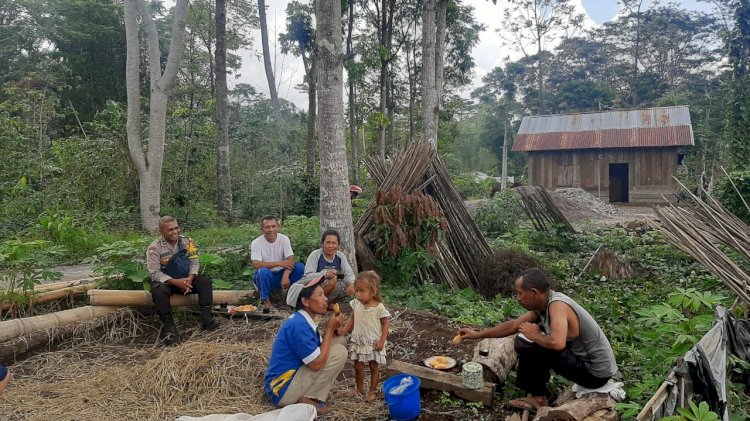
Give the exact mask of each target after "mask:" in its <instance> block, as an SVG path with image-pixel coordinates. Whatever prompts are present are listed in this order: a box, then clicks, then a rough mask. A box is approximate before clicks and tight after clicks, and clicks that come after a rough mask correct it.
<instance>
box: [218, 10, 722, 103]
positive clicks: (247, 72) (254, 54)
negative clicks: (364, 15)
mask: <svg viewBox="0 0 750 421" xmlns="http://www.w3.org/2000/svg"><path fill="white" fill-rule="evenodd" d="M571 1H572V3H573V4H574V6H575V7H576V9H577V10H578V11H579V12H580V13H583V14H585V25H586V26H587V27H594V26H597V25H601V24H602V23H605V22H608V21H610V20H612V19H613V18H614V17H615V16H616V15H617V12H618V10H619V9H620V6H619V5H618V3H617V0H571ZM651 1H652V0H646V2H645V3H646V4H644V7H648V5H649V4H650V3H651ZM288 2H289V0H274V1H269V2H267V6H268V9H267V12H266V13H267V20H268V28H269V29H268V30H269V38H270V39H271V40H276V39H278V34H279V33H280V32H283V31H284V25H285V22H286V14H285V13H284V11H285V9H286V5H287V3H288ZM464 3H465V4H469V5H471V6H473V7H474V8H475V12H474V16H475V17H476V19H477V21H479V22H480V23H482V24H484V25H485V26H486V27H487V30H485V31H484V32H483V33H481V34H480V38H479V44H478V45H477V46H476V47H475V48H474V50H473V51H472V55H473V57H474V61H475V63H476V68H475V69H474V78H473V82H472V85H471V86H469V87H467V88H466V89H465V92H464V93H465V94H466V95H468V93H469V92H471V90H473V89H474V88H475V87H478V86H480V85H481V80H482V77H483V76H484V75H486V74H487V73H489V72H490V71H491V70H492V69H493V68H495V67H497V66H500V65H502V64H504V63H505V62H506V61H507V60H509V59H510V60H515V59H518V58H520V56H521V53H520V52H519V51H515V50H514V49H512V48H509V47H503V43H504V42H503V38H502V37H501V35H500V34H498V32H497V31H498V30H501V27H502V24H503V22H502V16H503V10H504V9H505V8H506V7H508V5H509V3H510V2H509V1H507V0H498V1H497V4H493V3H492V2H491V1H490V0H465V2H464ZM662 3H665V1H662ZM677 3H678V4H679V5H681V6H682V7H683V8H685V9H688V10H701V11H705V12H708V11H710V6H709V5H707V4H706V3H703V2H700V1H699V0H678V1H677ZM256 32H257V33H256V34H255V51H242V52H241V55H242V68H241V69H240V71H239V78H230V82H229V83H230V84H232V85H233V84H236V83H249V84H251V85H252V86H254V87H255V89H257V90H258V91H260V92H263V93H265V94H266V95H267V94H268V82H267V81H266V76H265V71H264V68H263V57H262V56H261V55H260V54H259V51H260V50H261V42H260V31H256ZM270 48H271V52H272V55H274V51H276V53H275V57H276V59H275V60H274V64H273V66H274V69H275V72H276V80H277V86H278V91H279V97H280V98H284V99H286V100H288V101H291V102H293V103H294V104H295V105H296V106H297V107H298V108H299V109H304V110H306V109H307V94H306V93H305V92H302V91H300V90H299V89H298V88H296V86H297V85H298V84H300V83H301V82H302V79H303V77H304V73H305V71H304V68H303V67H302V61H301V59H298V58H296V57H292V56H283V55H282V54H281V52H280V48H279V47H278V46H277V45H275V44H273V43H272V44H271V46H270Z"/></svg>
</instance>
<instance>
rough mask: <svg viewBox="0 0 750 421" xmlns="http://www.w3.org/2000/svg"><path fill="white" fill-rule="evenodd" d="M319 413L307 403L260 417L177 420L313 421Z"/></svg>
mask: <svg viewBox="0 0 750 421" xmlns="http://www.w3.org/2000/svg"><path fill="white" fill-rule="evenodd" d="M317 415H318V412H317V411H316V410H315V407H314V406H312V405H309V404H306V403H295V404H293V405H288V406H285V407H283V408H281V409H277V410H275V411H271V412H265V413H263V414H258V415H250V414H244V413H243V414H211V415H206V416H204V417H188V416H186V415H184V416H181V417H179V418H177V420H176V421H313V420H314V419H315V417H317Z"/></svg>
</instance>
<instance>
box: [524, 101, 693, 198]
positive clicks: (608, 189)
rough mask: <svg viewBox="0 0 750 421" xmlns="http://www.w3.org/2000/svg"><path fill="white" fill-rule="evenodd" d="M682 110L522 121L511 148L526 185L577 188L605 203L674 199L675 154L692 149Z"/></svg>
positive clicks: (678, 162)
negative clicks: (520, 156) (523, 164)
mask: <svg viewBox="0 0 750 421" xmlns="http://www.w3.org/2000/svg"><path fill="white" fill-rule="evenodd" d="M693 145H694V141H693V128H692V125H691V124H690V112H689V110H688V107H687V106H678V107H659V108H647V109H640V110H630V111H604V112H595V113H583V114H561V115H547V116H530V117H524V118H523V120H522V121H521V127H520V129H519V130H518V134H517V135H516V139H515V142H514V144H513V151H514V152H526V153H528V155H529V156H528V171H529V174H528V175H529V184H530V185H535V186H542V187H544V188H546V189H549V190H554V189H556V188H558V187H560V188H562V187H580V188H582V189H584V190H586V191H588V192H589V193H592V194H593V195H594V196H597V197H599V198H600V199H601V200H604V201H608V202H658V201H662V198H661V195H664V196H666V197H667V198H674V193H675V191H676V188H675V185H676V183H675V181H674V180H673V179H672V176H674V175H675V174H677V168H678V165H681V163H682V154H681V150H682V149H683V148H685V147H688V146H693Z"/></svg>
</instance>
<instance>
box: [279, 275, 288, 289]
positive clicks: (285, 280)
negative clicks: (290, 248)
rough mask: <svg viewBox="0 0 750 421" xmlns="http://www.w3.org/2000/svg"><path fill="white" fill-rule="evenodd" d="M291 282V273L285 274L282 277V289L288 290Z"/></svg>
mask: <svg viewBox="0 0 750 421" xmlns="http://www.w3.org/2000/svg"><path fill="white" fill-rule="evenodd" d="M289 285H290V282H289V272H286V273H284V274H283V275H281V288H283V289H287V288H289Z"/></svg>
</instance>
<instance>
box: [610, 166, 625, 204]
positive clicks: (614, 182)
mask: <svg viewBox="0 0 750 421" xmlns="http://www.w3.org/2000/svg"><path fill="white" fill-rule="evenodd" d="M628 199H629V198H628V164H609V202H610V203H612V202H626V203H627V202H628Z"/></svg>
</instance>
